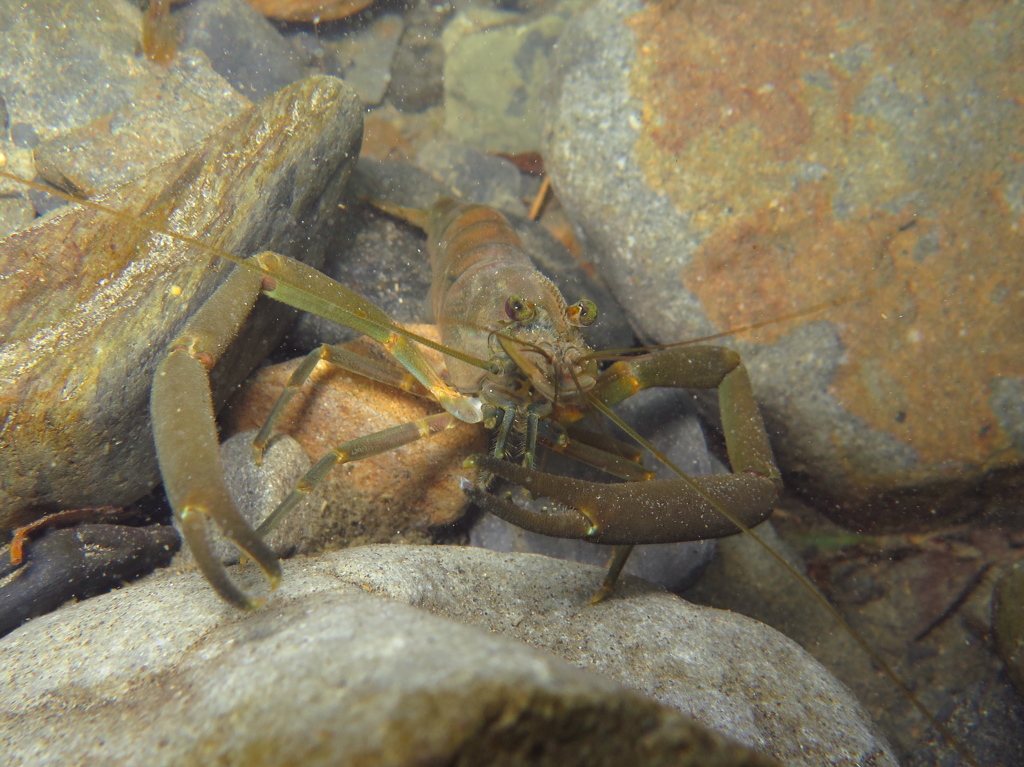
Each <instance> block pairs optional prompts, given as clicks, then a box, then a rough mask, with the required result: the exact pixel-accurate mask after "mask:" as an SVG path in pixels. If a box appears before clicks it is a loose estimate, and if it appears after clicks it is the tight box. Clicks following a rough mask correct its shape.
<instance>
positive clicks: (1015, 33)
mask: <svg viewBox="0 0 1024 767" xmlns="http://www.w3.org/2000/svg"><path fill="white" fill-rule="evenodd" d="M938 8H942V9H943V10H941V11H940V10H938ZM1022 25H1024V11H1022V8H1021V6H1020V5H1019V4H1014V3H1006V4H997V5H984V6H978V5H971V6H963V5H960V4H956V3H941V4H940V5H939V6H935V5H934V4H932V3H921V2H891V1H890V2H882V3H877V4H874V5H872V6H871V7H870V9H868V10H867V11H865V9H864V7H862V6H860V5H857V4H846V3H838V4H817V5H812V6H806V7H805V6H803V5H799V6H797V5H793V4H791V3H783V2H770V3H755V2H740V3H728V4H723V3H717V2H696V3H686V4H672V3H669V4H658V3H655V4H650V3H640V2H630V1H628V0H627V2H620V0H601V1H599V2H597V3H595V4H594V5H593V6H592V7H590V8H589V9H588V10H587V11H585V12H584V13H583V14H581V15H580V16H578V17H577V18H575V19H574V20H573V21H572V22H570V24H569V26H568V27H567V29H566V32H565V33H564V34H563V36H562V37H561V39H560V41H559V44H558V46H557V55H556V66H555V73H556V75H555V83H554V89H553V102H552V105H551V108H550V110H549V114H548V116H547V127H546V133H545V139H544V158H545V163H546V167H547V168H548V170H549V172H550V174H551V177H552V180H553V182H554V186H555V188H556V189H557V190H558V193H559V195H560V197H561V199H562V201H563V202H564V204H565V205H566V207H567V209H569V210H570V212H571V213H573V214H574V218H575V220H577V221H578V222H579V223H580V224H581V226H582V227H583V228H584V229H585V231H586V233H587V235H588V236H589V238H590V242H591V243H592V244H593V245H595V246H596V247H597V249H598V251H599V255H598V257H597V260H598V262H599V266H600V267H601V268H602V272H603V273H604V275H605V276H606V278H607V279H608V282H609V284H611V285H613V286H614V288H615V291H616V293H617V295H618V297H619V300H620V301H621V302H622V304H623V306H624V307H626V309H627V311H628V312H629V313H630V316H631V319H632V320H633V322H634V323H635V326H636V327H637V329H638V331H639V332H640V333H641V335H642V336H644V337H649V338H651V339H653V340H655V341H657V342H659V343H671V342H676V341H680V340H685V339H687V338H692V337H695V336H707V335H710V334H713V333H717V332H722V331H730V330H735V329H742V328H745V327H748V326H751V325H754V324H758V323H760V324H761V325H762V326H760V327H759V328H758V329H756V330H755V331H753V332H741V333H740V334H739V335H738V337H736V338H735V339H733V340H730V341H725V343H731V344H734V345H735V346H736V347H737V348H738V349H739V350H740V351H741V353H743V355H744V357H745V359H746V363H747V366H748V368H749V369H750V373H751V377H752V379H753V382H754V388H755V393H756V394H757V396H758V399H759V401H760V402H761V403H762V410H763V413H764V415H765V419H766V421H767V422H768V426H769V431H770V432H771V433H772V437H773V444H774V446H775V448H776V450H777V455H778V457H779V460H780V463H781V464H782V466H783V468H784V469H785V470H787V471H788V474H789V480H790V481H791V483H792V484H798V485H799V486H800V487H801V488H802V489H804V490H805V491H807V492H809V493H811V494H813V495H814V496H815V497H816V498H818V499H820V500H824V501H826V502H827V503H828V504H829V505H830V506H831V507H833V508H834V509H835V513H836V515H837V516H838V517H839V518H841V519H842V520H843V521H845V522H847V523H853V524H857V525H861V526H866V525H869V524H873V525H879V526H881V525H885V526H904V527H906V526H911V525H914V524H922V523H924V522H926V521H932V520H934V519H941V518H942V517H943V516H944V515H956V514H964V513H967V512H969V511H971V510H972V509H973V508H975V507H976V506H977V503H976V501H978V500H980V499H979V498H978V494H977V492H976V491H978V490H983V491H984V493H985V494H988V495H991V494H998V493H1003V494H1005V495H1006V496H1007V497H1009V498H1010V499H1014V498H1016V499H1019V498H1020V494H1019V489H1016V488H1017V487H1018V486H1019V483H1018V484H1016V485H1015V480H1014V478H1019V476H1020V467H1021V463H1022V460H1024V442H1022V440H1021V434H1024V427H1022V426H1021V424H1022V418H1024V404H1022V403H1024V363H1022V360H1024V354H1022V351H1024V334H1022V332H1021V328H1022V326H1021V323H1020V321H1019V318H1020V317H1021V316H1022V314H1024V304H1022V303H1021V301H1022V296H1024V290H1022V288H1024V282H1022V279H1024V273H1022V272H1021V271H1020V270H1014V269H1009V270H1008V269H1006V268H1005V263H1006V259H1007V257H1008V255H1009V254H1013V253H1020V252H1021V250H1022V248H1024V239H1022V236H1024V235H1022V232H1024V229H1022V228H1021V220H1022V219H1021V217H1022V215H1024V164H1022V159H1021V157H1022V155H1021V151H1020V149H1021V145H1020V136H1019V126H1020V124H1021V121H1022V118H1024V114H1022V108H1024V107H1022V104H1024V100H1022V99H1021V94H1024V75H1022V72H1021V70H1020V68H1019V66H1017V65H1016V64H1014V63H1013V62H1017V61H1019V60H1020V56H1021V53H1022V50H1024V48H1022V38H1021V35H1020V29H1021V28H1022ZM813 307H818V308H819V309H820V311H817V312H810V313H809V312H806V311H805V310H808V309H811V308H813ZM801 312H803V313H801ZM953 381H955V382H956V383H955V385H954V384H953V383H951V382H953ZM993 470H998V471H995V472H993ZM1005 480H1009V481H1005ZM982 482H984V487H981V483H982Z"/></svg>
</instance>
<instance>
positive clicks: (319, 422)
mask: <svg viewBox="0 0 1024 767" xmlns="http://www.w3.org/2000/svg"><path fill="white" fill-rule="evenodd" d="M409 329H410V330H412V331H413V332H414V333H419V334H421V335H425V336H428V337H430V338H432V339H434V340H437V336H436V333H435V331H434V328H433V326H428V325H412V326H410V328H409ZM345 348H346V349H349V350H350V351H355V352H357V353H359V354H361V355H363V356H367V357H370V358H373V359H377V360H378V361H382V362H385V363H390V364H391V365H393V366H394V365H395V364H396V363H394V362H393V360H392V359H391V358H390V357H389V356H388V355H386V354H385V353H384V352H383V350H382V348H381V347H380V346H379V345H378V344H375V343H374V342H372V341H370V340H368V339H366V338H362V339H358V340H356V341H351V342H349V343H348V344H345ZM423 353H424V355H425V356H426V357H427V358H428V359H430V360H431V361H432V362H433V363H434V364H436V365H438V366H439V368H440V367H441V366H443V360H442V359H441V355H440V354H438V353H437V352H435V351H433V350H431V349H427V348H424V349H423ZM300 361H301V360H292V361H290V362H283V363H280V364H278V365H271V366H268V367H264V368H262V369H260V370H258V371H257V372H256V373H255V374H254V375H253V376H252V377H251V378H250V379H249V380H248V381H247V382H246V383H245V385H244V386H243V387H242V389H241V390H240V392H239V393H238V394H237V395H236V397H235V398H234V399H233V400H232V402H231V404H230V406H229V407H228V408H227V409H226V410H225V412H224V415H223V419H222V421H223V425H224V433H225V434H229V435H230V434H234V433H236V432H239V431H243V432H244V431H246V430H250V429H255V428H259V427H260V426H262V425H263V422H264V420H265V419H266V417H267V415H268V414H269V412H270V409H271V408H272V407H273V405H274V403H275V402H276V401H277V398H278V395H280V393H281V390H282V389H283V388H284V385H285V383H286V382H287V381H288V379H289V377H290V376H291V374H292V371H293V370H294V369H295V368H296V367H297V366H298V364H299V362H300ZM437 412H440V407H439V406H437V405H436V404H434V403H433V402H431V401H430V400H429V399H425V398H421V397H416V396H413V395H412V394H408V393H406V392H401V391H397V390H395V389H394V388H392V387H390V386H386V385H384V384H379V383H376V382H374V381H370V380H368V379H365V378H363V377H361V376H358V375H355V374H353V373H349V372H348V371H346V370H341V369H340V368H336V367H333V366H331V365H329V364H327V363H326V362H321V363H320V364H319V365H318V366H317V368H316V370H314V371H313V374H312V375H311V376H310V379H309V380H308V381H307V383H306V385H305V386H303V387H302V388H301V389H300V390H299V391H298V392H297V394H296V395H295V398H294V399H293V400H292V402H291V403H290V404H289V406H288V408H287V409H286V410H285V412H284V415H283V416H282V418H281V421H280V422H279V423H278V425H277V431H279V432H283V433H285V434H288V435H289V436H291V437H293V438H294V439H295V440H296V441H297V442H298V443H299V444H300V445H301V446H302V448H303V449H304V450H305V452H306V454H307V455H308V456H309V459H310V460H311V461H314V462H315V461H318V460H320V459H321V458H322V457H323V456H325V455H327V454H328V453H330V451H331V450H332V449H334V448H336V447H338V446H340V445H342V444H344V443H345V442H348V441H349V440H352V439H356V438H358V437H364V436H366V435H368V434H373V433H375V432H378V431H382V430H383V429H387V428H390V427H392V426H398V425H400V424H404V423H409V422H410V421H414V420H416V419H418V418H423V417H424V416H427V415H431V414H433V413H437ZM487 441H488V436H487V433H486V432H485V431H484V430H483V429H482V428H480V426H479V425H477V424H463V425H461V426H459V427H456V428H454V429H451V430H448V431H446V432H442V433H440V434H435V435H433V436H431V437H429V438H428V439H421V440H417V441H416V442H413V443H411V444H409V445H406V446H404V447H400V448H398V449H396V450H390V451H388V452H385V453H382V454H381V455H378V456H373V457H371V458H368V459H366V460H362V461H353V462H351V463H347V464H343V465H341V466H336V467H335V468H334V469H333V470H332V471H331V472H330V473H329V474H328V475H327V477H326V478H325V479H324V481H323V484H322V485H321V486H320V490H319V494H320V497H321V498H322V499H323V500H324V501H325V502H326V507H325V508H324V509H323V511H322V512H319V513H317V512H310V514H311V515H313V516H315V521H313V520H310V521H309V522H308V523H307V524H306V525H304V526H303V527H306V528H307V529H305V530H302V529H300V528H299V527H296V528H294V532H295V534H296V535H297V536H299V537H298V538H292V539H291V546H293V547H297V550H298V551H299V552H309V551H315V550H320V549H324V548H327V547H330V548H340V547H342V546H354V545H359V544H365V543H385V542H400V541H409V542H419V543H425V542H429V541H430V537H429V530H430V528H433V527H438V526H441V525H447V524H450V523H452V522H454V521H455V520H457V519H458V518H459V517H461V516H462V514H463V513H464V512H465V510H466V508H467V507H468V504H469V501H468V499H467V497H466V495H465V493H463V492H462V490H461V488H460V486H459V478H460V477H462V476H471V472H469V471H467V470H464V469H463V468H462V462H463V461H464V460H465V458H466V457H468V456H469V455H472V454H474V453H481V452H486V451H487V445H488V442H487ZM245 460H248V458H246V459H245Z"/></svg>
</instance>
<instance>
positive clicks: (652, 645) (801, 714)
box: [0, 546, 895, 765]
mask: <svg viewBox="0 0 1024 767" xmlns="http://www.w3.org/2000/svg"><path fill="white" fill-rule="evenodd" d="M283 564H284V569H285V581H284V585H283V587H282V588H281V590H279V591H277V592H275V593H273V594H271V595H270V597H269V599H268V602H267V604H266V605H265V607H264V608H262V609H260V610H256V611H253V612H251V613H248V614H244V613H239V612H237V611H235V610H232V609H231V608H229V607H228V606H226V605H224V604H223V603H221V602H220V601H219V600H218V599H217V597H216V596H215V595H214V594H213V592H212V591H211V590H210V589H209V587H208V586H207V585H206V583H205V582H204V581H203V580H202V578H201V577H200V576H199V574H198V573H196V572H184V573H176V572H173V571H171V570H164V571H161V572H158V573H155V574H154V575H152V576H150V577H149V578H147V579H145V580H143V581H140V582H138V583H136V584H133V585H132V586H131V587H129V588H128V589H122V590H121V591H119V592H115V593H112V594H107V595H104V596H102V597H99V598H97V599H93V600H90V601H89V602H84V603H81V604H78V605H73V606H67V607H64V608H62V609H61V610H59V611H57V612H55V613H52V614H51V615H49V616H45V617H43V618H40V619H39V620H38V621H37V622H36V624H35V625H34V627H33V628H34V629H35V630H33V631H28V630H21V631H17V632H15V633H14V634H12V635H10V636H8V637H7V638H5V639H4V640H2V641H0V653H2V654H3V657H4V660H5V662H4V664H3V669H2V672H0V673H2V675H3V677H2V678H3V679H4V680H5V683H3V684H0V732H2V737H3V738H4V740H5V743H6V744H7V746H6V749H5V756H6V758H7V759H8V760H9V762H10V763H11V764H21V763H29V762H31V763H40V762H39V760H40V759H43V758H44V757H46V758H49V759H50V760H51V761H52V762H53V763H57V762H59V761H61V758H62V757H63V758H65V759H66V758H67V757H69V755H73V756H74V759H73V760H79V761H80V760H82V759H86V760H88V759H93V760H103V761H114V762H124V761H126V760H134V761H146V763H148V764H166V763H181V762H182V761H187V760H188V759H195V760H197V761H206V762H209V761H215V760H217V759H223V760H224V761H225V762H226V763H235V762H237V761H240V760H242V759H243V756H242V755H243V754H249V755H250V756H249V757H248V758H249V759H251V758H252V756H251V755H252V754H254V753H259V754H260V755H261V757H262V759H263V761H261V762H260V763H263V764H280V763H283V761H284V760H287V761H289V763H291V762H294V761H296V760H302V759H307V758H312V756H313V754H314V753H318V754H319V755H320V757H321V758H322V759H324V760H326V761H330V762H331V763H340V764H348V763H350V762H348V761H345V759H346V758H347V759H353V758H356V757H360V756H365V757H366V758H367V759H369V760H370V761H373V763H374V764H406V763H411V762H410V761H409V760H411V759H413V758H414V757H415V758H418V759H419V761H418V762H417V763H422V757H423V755H424V754H431V755H436V756H437V758H438V759H439V760H441V761H444V755H445V754H449V755H450V754H452V753H455V752H456V750H458V749H462V750H459V751H458V753H460V754H462V753H469V754H473V755H475V754H478V753H479V754H482V755H483V756H481V757H480V759H476V758H473V759H470V760H469V762H468V763H474V764H475V763H481V764H484V763H493V762H494V759H495V758H496V757H495V756H494V753H495V752H494V751H477V750H476V749H478V748H482V747H481V746H479V745H478V744H479V743H480V742H483V743H485V744H488V746H487V747H488V748H491V746H490V744H491V743H492V742H493V740H495V739H498V740H500V741H501V746H500V747H501V748H502V749H504V751H502V752H499V753H505V752H506V751H507V750H509V749H511V750H512V751H513V752H514V753H516V754H520V755H521V758H522V759H524V760H526V761H524V763H530V764H537V763H544V764H546V763H553V764H554V763H557V764H574V763H581V764H584V763H585V764H603V763H606V762H604V761H601V760H603V759H605V757H606V756H608V757H610V758H612V761H611V762H607V763H609V764H624V763H629V764H634V763H640V764H645V763H655V764H660V763H665V764H691V763H692V764H718V763H719V762H715V761H712V760H711V758H710V757H709V756H708V755H707V754H701V755H700V756H695V757H694V760H695V761H693V762H689V761H684V760H683V759H682V757H681V756H680V752H679V751H676V750H668V749H670V748H676V746H678V745H680V744H681V743H682V742H684V735H683V733H684V732H692V729H691V727H690V726H689V725H686V724H684V723H683V722H682V721H681V720H680V719H678V718H677V717H676V716H675V715H673V714H671V713H669V711H668V709H669V708H677V709H680V710H682V711H684V712H686V711H689V712H691V714H692V716H694V718H696V719H697V720H698V721H703V723H704V724H710V723H714V724H713V726H715V727H716V728H721V729H722V730H724V731H726V732H732V733H733V736H734V737H737V738H739V739H746V740H748V742H749V741H752V742H754V743H756V744H757V747H758V748H761V749H763V750H765V751H767V752H770V753H774V754H777V755H778V757H779V758H781V759H782V760H784V761H785V762H786V763H787V764H806V765H820V764H832V765H854V764H868V763H870V764H877V765H894V764H895V762H894V761H892V759H891V755H889V754H888V752H887V750H886V748H885V746H884V744H882V743H881V742H879V741H877V740H875V739H874V738H873V736H872V734H871V725H870V724H869V723H868V722H867V721H866V720H864V719H863V718H862V715H861V714H860V708H859V706H858V704H857V703H856V702H855V701H853V699H852V698H850V697H849V695H848V694H847V693H846V692H845V690H844V689H843V688H842V687H841V686H840V685H838V683H836V682H835V681H834V680H832V679H831V678H830V677H829V676H828V674H827V672H825V671H824V670H823V669H821V667H820V666H818V665H817V663H815V662H814V661H813V660H811V659H810V658H809V657H808V656H806V654H804V653H803V652H802V651H801V650H799V648H798V647H796V645H794V644H793V643H792V642H790V641H789V640H786V639H785V638H783V637H781V636H780V635H778V634H776V633H775V632H774V631H772V630H770V629H766V628H764V627H761V626H759V625H758V624H756V623H754V622H753V621H750V620H749V619H746V618H743V617H741V616H736V615H732V614H729V613H723V612H720V611H716V610H709V609H706V608H696V607H692V606H690V605H687V604H686V603H685V602H682V601H681V600H679V599H677V598H675V597H672V596H669V595H667V594H665V593H664V592H661V591H660V590H657V589H655V588H654V587H651V586H650V585H648V584H645V583H643V582H641V581H636V580H634V579H631V578H628V577H627V578H624V579H623V581H622V583H621V584H620V587H619V589H618V590H617V591H616V593H615V595H614V596H613V597H612V598H611V599H609V600H607V601H606V602H604V603H602V604H600V605H597V606H594V607H587V606H586V601H587V599H589V591H590V588H591V586H592V585H593V584H594V583H596V582H598V581H599V580H600V577H601V574H600V571H599V570H597V569H595V568H590V567H586V566H583V565H578V564H571V563H565V562H558V561H556V560H552V559H548V558H545V557H537V556H532V555H515V554H494V553H491V552H484V551H481V550H479V549H466V548H456V547H442V546H432V547H413V546H369V547H362V548H357V549H349V550H346V551H342V552H334V553H331V554H326V555H321V556H319V557H316V558H297V559H292V560H289V561H287V562H285V563H283ZM234 576H235V577H240V578H241V579H242V580H243V581H247V580H252V579H253V578H258V577H259V576H258V574H256V573H255V572H253V569H252V568H249V569H248V570H245V569H243V570H240V571H239V572H236V573H234ZM368 591H369V592H370V594H368V593H367V592H368ZM371 594H372V595H371ZM381 596H386V597H389V599H381V598H380V597H381ZM403 603H404V604H403ZM407 605H413V606H415V607H418V608H421V609H420V610H414V609H411V608H410V607H408V606H407ZM422 610H426V611H428V612H432V613H435V616H428V615H425V614H424V612H422ZM436 616H440V617H444V618H450V619H454V620H455V621H457V622H459V623H469V624H473V625H475V626H476V627H477V628H475V629H473V628H469V627H465V626H458V625H455V624H453V623H451V622H450V621H445V620H440V619H439V618H438V617H436ZM479 628H482V629H485V631H479V630H478V629H479ZM494 632H497V633H502V634H505V635H506V636H510V637H515V638H519V639H522V640H524V641H526V642H527V643H530V644H533V645H534V646H535V647H536V648H546V649H549V650H551V651H552V652H554V653H555V654H556V655H561V656H562V657H563V658H565V659H567V660H569V661H570V663H571V664H573V665H575V666H579V667H583V668H584V669H591V670H595V671H599V672H600V674H595V675H591V674H589V673H585V672H584V671H582V670H579V669H568V668H567V667H566V666H565V665H564V663H563V662H562V661H559V660H556V659H554V658H552V656H551V655H549V654H547V653H539V652H538V651H537V650H536V649H527V648H524V647H522V646H521V645H518V644H517V643H513V642H509V641H508V639H507V638H504V637H497V636H495V633H494ZM70 646H73V647H74V648H75V652H74V653H69V652H68V651H67V648H68V647H70ZM608 677H612V679H615V680H617V681H618V682H619V683H621V684H625V686H626V687H631V688H633V690H634V691H633V692H629V691H625V690H623V689H622V688H620V687H619V686H618V684H616V683H615V682H613V681H611V680H609V679H608ZM14 680H17V683H14ZM642 694H648V695H651V696H652V697H654V698H655V699H657V700H659V701H660V704H661V705H658V704H655V703H654V702H652V701H650V700H647V699H645V698H643V697H642ZM72 700H73V701H76V702H77V705H69V704H68V702H69V701H72ZM93 700H95V701H99V700H102V701H103V705H83V702H84V701H93ZM527 712H531V713H530V714H529V715H527ZM586 712H591V713H586ZM502 714H507V715H506V716H503V715H502ZM57 718H59V722H58V721H57ZM488 722H490V723H491V726H488V724H487V723H488ZM640 722H646V725H644V726H641V725H640V724H639V723H640ZM239 723H244V726H239ZM495 723H500V725H501V726H500V727H497V730H492V726H494V725H495ZM591 728H593V730H592V729H591ZM494 732H497V733H501V735H500V737H499V736H498V735H493V733H494ZM545 733H547V734H545ZM581 733H585V735H583V734H581ZM595 733H598V734H595ZM685 737H686V738H689V737H690V736H689V735H686V736H685ZM552 738H553V739H554V740H553V741H552V740H551V739H552ZM536 740H540V741H541V742H542V743H543V744H544V745H539V746H537V749H536V750H530V749H527V750H526V751H524V750H523V746H524V745H527V746H529V745H532V744H533V743H534V742H535V741H536ZM562 740H568V741H570V742H571V743H572V744H573V749H572V750H570V751H561V750H558V751H555V750H554V749H556V745H555V743H557V742H559V741H562ZM698 740H699V741H701V743H708V744H709V745H711V746H712V747H713V748H715V749H718V750H719V752H720V750H721V748H722V741H721V740H720V739H718V738H717V737H715V738H712V739H709V737H708V736H707V735H702V736H698ZM595 743H596V744H597V745H596V746H595ZM647 747H650V748H651V749H652V751H651V756H650V757H647V758H641V759H639V760H638V759H636V758H635V757H633V754H635V753H636V752H635V751H631V750H629V749H637V748H640V749H643V748H647ZM494 748H497V747H494ZM389 749H390V751H389ZM624 749H625V750H624ZM641 753H642V752H641ZM729 753H730V754H732V756H731V757H730V758H731V759H732V761H730V760H728V759H725V757H724V756H723V757H719V758H721V759H722V761H721V762H720V763H721V764H761V763H763V762H760V761H756V760H755V761H749V762H747V761H743V760H744V759H751V758H752V757H749V756H741V755H740V754H739V752H735V751H730V752H729ZM524 754H525V755H524ZM549 754H553V755H554V756H552V757H551V759H552V760H553V761H550V762H549V761H540V760H541V759H547V757H548V755H549ZM83 755H85V756H83ZM487 757H490V759H489V760H488V758H487ZM656 757H657V759H656ZM577 759H579V760H582V761H572V760H577ZM659 759H660V761H659ZM248 763H252V762H251V761H250V762H248ZM509 763H519V762H516V761H511V760H510V762H509Z"/></svg>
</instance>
